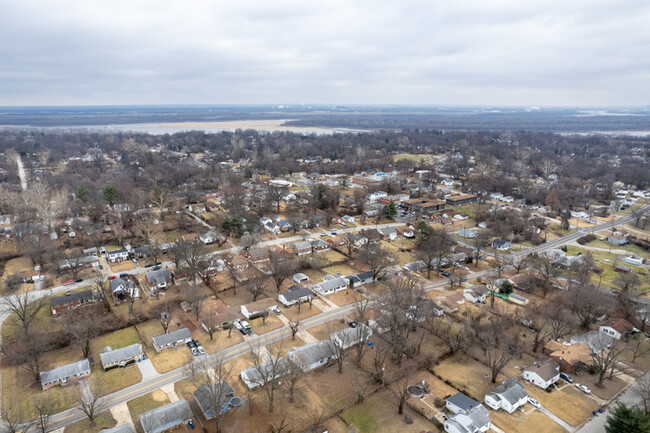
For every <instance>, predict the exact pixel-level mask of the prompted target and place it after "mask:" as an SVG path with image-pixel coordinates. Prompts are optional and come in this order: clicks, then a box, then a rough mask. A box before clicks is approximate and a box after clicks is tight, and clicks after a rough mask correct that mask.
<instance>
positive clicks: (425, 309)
mask: <svg viewBox="0 0 650 433" xmlns="http://www.w3.org/2000/svg"><path fill="white" fill-rule="evenodd" d="M411 308H413V309H415V308H417V309H419V311H420V313H419V314H418V315H419V316H420V320H418V321H419V322H423V321H424V318H425V317H431V316H443V315H444V314H445V310H444V308H442V307H441V306H440V305H438V304H437V303H436V302H435V301H433V300H431V299H429V298H424V297H423V298H420V299H419V301H418V306H412V307H411Z"/></svg>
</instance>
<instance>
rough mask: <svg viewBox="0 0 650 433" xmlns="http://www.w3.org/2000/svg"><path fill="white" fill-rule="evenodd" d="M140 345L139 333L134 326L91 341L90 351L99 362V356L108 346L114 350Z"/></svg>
mask: <svg viewBox="0 0 650 433" xmlns="http://www.w3.org/2000/svg"><path fill="white" fill-rule="evenodd" d="M135 343H140V338H139V337H138V332H137V331H136V330H135V328H134V327H133V326H129V327H128V328H123V329H120V330H118V331H114V332H111V333H108V334H104V335H102V336H99V337H95V338H93V339H92V340H90V350H91V351H92V353H93V356H94V357H95V358H97V361H99V354H100V353H102V351H103V350H104V348H105V347H106V346H110V347H111V348H113V349H119V348H122V347H126V346H130V345H131V344H135Z"/></svg>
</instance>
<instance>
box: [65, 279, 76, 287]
mask: <svg viewBox="0 0 650 433" xmlns="http://www.w3.org/2000/svg"><path fill="white" fill-rule="evenodd" d="M73 283H74V280H68V281H66V282H65V283H63V285H64V286H69V285H70V284H73Z"/></svg>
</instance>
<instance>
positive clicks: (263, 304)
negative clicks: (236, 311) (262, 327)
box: [240, 298, 278, 319]
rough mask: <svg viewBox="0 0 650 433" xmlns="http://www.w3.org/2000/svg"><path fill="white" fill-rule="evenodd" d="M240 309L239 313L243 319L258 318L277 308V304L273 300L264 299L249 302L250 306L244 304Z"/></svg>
mask: <svg viewBox="0 0 650 433" xmlns="http://www.w3.org/2000/svg"><path fill="white" fill-rule="evenodd" d="M240 308H241V313H242V314H243V315H244V317H246V318H247V319H250V318H251V317H256V316H260V315H262V314H264V313H266V312H267V311H270V310H272V309H274V308H278V304H277V302H275V300H274V299H271V298H264V299H260V300H257V301H255V302H251V303H250V304H244V305H242V306H241V307H240Z"/></svg>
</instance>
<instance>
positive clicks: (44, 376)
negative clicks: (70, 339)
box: [40, 359, 90, 390]
mask: <svg viewBox="0 0 650 433" xmlns="http://www.w3.org/2000/svg"><path fill="white" fill-rule="evenodd" d="M40 376H41V386H42V387H43V389H44V390H45V389H48V388H51V387H53V386H56V385H61V386H63V385H65V384H67V383H69V382H70V381H76V380H79V379H81V378H84V377H88V376H90V363H89V362H88V360H87V359H82V360H81V361H77V362H73V363H71V364H66V365H62V366H60V367H56V368H53V369H52V370H47V371H42V372H41V375H40Z"/></svg>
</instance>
